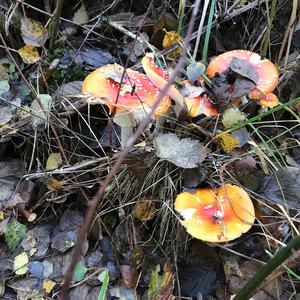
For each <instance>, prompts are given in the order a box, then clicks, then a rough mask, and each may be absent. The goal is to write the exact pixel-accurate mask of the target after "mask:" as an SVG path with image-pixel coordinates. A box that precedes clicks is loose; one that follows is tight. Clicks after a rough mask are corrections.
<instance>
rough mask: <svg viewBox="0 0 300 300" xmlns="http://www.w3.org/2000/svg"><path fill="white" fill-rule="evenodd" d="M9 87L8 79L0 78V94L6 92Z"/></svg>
mask: <svg viewBox="0 0 300 300" xmlns="http://www.w3.org/2000/svg"><path fill="white" fill-rule="evenodd" d="M9 89H10V85H9V83H8V80H0V95H2V94H4V93H7V92H8V91H9Z"/></svg>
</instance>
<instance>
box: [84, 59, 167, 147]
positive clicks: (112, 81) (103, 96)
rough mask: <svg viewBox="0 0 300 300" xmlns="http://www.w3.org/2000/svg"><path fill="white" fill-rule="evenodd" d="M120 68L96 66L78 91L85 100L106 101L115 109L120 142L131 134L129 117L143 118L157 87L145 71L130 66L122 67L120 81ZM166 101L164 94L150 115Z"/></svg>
mask: <svg viewBox="0 0 300 300" xmlns="http://www.w3.org/2000/svg"><path fill="white" fill-rule="evenodd" d="M123 72H124V68H123V67H122V66H120V65H118V64H110V65H105V66H103V67H101V68H99V69H96V70H95V71H93V72H92V73H90V74H89V75H88V76H87V77H86V78H85V79H84V82H83V85H82V93H83V94H85V95H86V96H87V97H86V98H85V100H86V101H87V102H88V103H89V104H104V105H107V106H108V107H109V110H110V112H112V111H113V109H114V108H115V109H116V111H117V113H116V115H117V116H116V123H117V124H119V125H121V142H122V144H123V145H124V143H125V142H126V140H127V139H128V137H129V136H130V135H132V132H133V127H134V125H135V124H134V123H135V122H134V120H133V119H135V120H137V121H139V120H140V119H143V118H144V116H145V114H146V113H147V111H148V110H149V109H150V108H151V107H152V105H153V104H154V103H155V101H156V99H157V97H158V95H159V90H158V89H157V88H156V87H155V86H154V85H153V84H152V83H151V82H150V81H149V79H148V78H147V76H146V75H144V74H142V73H139V72H137V71H134V70H131V69H126V73H125V76H124V78H123V81H122V83H121V78H122V74H123ZM120 86H121V87H120ZM119 89H120V93H119V96H118V91H119ZM170 104H171V101H170V99H169V97H167V96H166V97H164V98H163V99H162V100H161V102H160V105H159V107H158V108H157V109H156V111H155V114H154V115H155V116H154V117H159V116H160V115H162V114H164V113H165V112H166V111H167V109H168V108H169V106H170ZM121 118H123V119H122V120H121ZM124 118H126V120H125V122H124V123H125V126H122V123H123V121H124ZM117 119H118V120H117ZM132 121H133V122H132Z"/></svg>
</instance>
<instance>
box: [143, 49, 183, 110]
mask: <svg viewBox="0 0 300 300" xmlns="http://www.w3.org/2000/svg"><path fill="white" fill-rule="evenodd" d="M142 65H143V68H144V71H145V73H146V74H147V77H148V78H149V79H150V81H151V82H152V83H153V84H154V85H155V86H156V87H157V88H158V89H160V90H162V89H163V88H164V86H165V85H166V84H167V82H168V79H169V75H168V73H167V72H165V71H163V70H161V69H160V68H159V67H158V66H157V65H156V64H155V62H154V55H153V53H147V54H146V55H145V56H144V57H143V59H142ZM167 95H168V96H169V97H170V98H171V99H173V100H174V101H175V102H176V103H178V104H179V105H180V106H183V104H184V98H183V96H182V95H181V94H180V92H179V90H178V89H177V88H176V87H175V86H174V85H172V86H171V87H170V88H169V90H168V93H167Z"/></svg>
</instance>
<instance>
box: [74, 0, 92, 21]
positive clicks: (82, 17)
mask: <svg viewBox="0 0 300 300" xmlns="http://www.w3.org/2000/svg"><path fill="white" fill-rule="evenodd" d="M88 21H89V16H88V13H87V11H86V8H85V6H84V4H83V3H82V4H81V6H80V8H79V9H78V10H77V11H76V12H75V14H74V16H73V22H74V23H76V24H84V23H86V22H88Z"/></svg>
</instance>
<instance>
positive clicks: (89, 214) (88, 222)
mask: <svg viewBox="0 0 300 300" xmlns="http://www.w3.org/2000/svg"><path fill="white" fill-rule="evenodd" d="M199 3H200V0H197V1H196V3H195V4H194V8H193V12H192V17H191V20H190V23H189V27H188V31H187V36H186V39H185V48H184V52H183V54H182V56H181V58H180V59H179V61H178V63H177V66H176V68H175V69H174V72H173V74H172V76H171V78H170V79H169V81H168V83H167V84H166V85H165V86H164V88H163V89H162V90H161V92H160V93H159V96H158V98H157V100H156V101H155V103H154V105H153V107H152V108H151V111H150V113H149V114H148V115H147V116H146V118H145V119H144V120H143V121H142V122H141V123H140V125H139V126H138V128H137V130H136V132H135V133H134V135H133V136H132V137H131V138H130V139H129V140H128V142H127V144H126V145H125V147H124V149H123V150H122V151H121V152H120V154H119V157H118V159H117V161H116V163H115V164H114V165H113V166H112V168H111V170H110V172H109V173H108V175H107V177H106V179H105V180H104V182H103V183H102V184H101V186H100V188H99V190H98V192H97V194H96V196H95V197H94V198H93V200H91V202H90V206H89V208H88V211H87V213H86V217H85V221H84V224H83V225H82V227H81V228H80V231H79V234H78V239H77V243H76V245H75V247H74V250H73V255H72V259H71V263H70V265H69V268H68V270H67V272H66V275H65V281H64V285H63V287H62V291H61V293H60V299H62V300H65V299H68V297H67V295H68V289H69V286H70V284H71V280H72V275H73V272H74V270H75V267H76V265H77V262H78V260H79V257H80V253H81V249H82V244H83V241H84V239H85V237H86V235H87V232H88V231H89V228H90V226H91V224H92V221H93V216H94V213H95V211H96V209H97V207H98V205H99V203H100V201H101V199H102V197H103V195H104V192H105V189H106V188H107V186H108V185H109V183H110V181H111V180H112V179H113V178H114V176H115V173H116V172H117V170H118V169H119V167H120V166H121V164H122V162H123V160H124V158H125V157H126V155H127V154H128V152H129V151H130V149H131V148H132V146H133V145H134V143H135V142H136V140H137V139H138V138H139V136H140V135H141V134H142V132H143V130H144V129H145V127H146V126H147V124H148V122H149V121H150V119H151V116H152V115H153V113H154V112H155V110H156V109H157V107H158V106H159V104H160V101H161V99H163V97H164V96H165V95H166V94H167V92H168V90H169V88H170V87H171V85H172V84H173V82H174V81H175V78H176V75H177V73H178V72H179V71H180V69H181V68H182V66H183V65H184V63H185V57H186V52H187V47H188V45H189V42H190V37H191V34H192V31H193V25H194V23H195V19H196V15H197V12H198V9H199Z"/></svg>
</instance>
